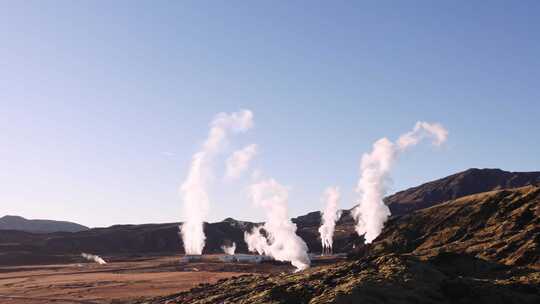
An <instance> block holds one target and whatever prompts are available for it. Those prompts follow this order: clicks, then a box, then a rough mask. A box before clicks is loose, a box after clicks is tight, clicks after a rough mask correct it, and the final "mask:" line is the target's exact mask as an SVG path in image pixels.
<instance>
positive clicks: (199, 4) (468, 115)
mask: <svg viewBox="0 0 540 304" xmlns="http://www.w3.org/2000/svg"><path fill="white" fill-rule="evenodd" d="M539 15H540V3H539V2H538V1H518V2H509V1H474V3H471V1H447V2H446V3H441V2H433V1H414V3H413V2H410V1H401V2H398V1H392V2H390V1H389V2H385V1H373V2H360V1H358V2H353V1H332V2H328V1H321V2H316V1H281V2H278V1H264V2H263V1H257V2H254V1H245V2H240V1H212V2H205V1H193V2H190V1H177V2H174V1H144V2H143V1H125V2H122V1H114V3H112V2H103V1H99V2H98V1H88V2H81V1H77V2H73V1H50V2H45V1H2V2H1V3H0V39H1V41H2V46H1V47H0V105H1V107H0V109H1V110H0V111H1V117H2V119H1V120H0V168H1V170H0V185H1V186H0V207H1V208H0V215H2V214H18V215H22V216H25V217H29V218H50V219H62V220H72V221H76V222H80V223H82V224H85V225H89V226H108V225H111V224H119V223H148V222H168V221H178V220H181V219H182V214H181V201H180V197H179V194H178V187H179V185H180V184H181V182H182V180H183V179H184V178H185V176H186V174H187V169H188V166H189V161H190V158H191V155H192V154H193V153H194V152H196V151H197V150H198V148H199V147H200V144H201V143H202V141H203V140H204V138H205V136H206V134H207V131H208V128H207V125H208V123H209V121H210V120H211V119H212V117H213V116H214V115H215V114H216V113H218V112H223V111H225V112H232V111H237V110H239V109H243V108H246V109H251V110H252V111H253V112H254V115H255V128H254V129H253V130H251V131H250V132H249V133H247V134H245V135H242V136H238V137H235V138H234V140H233V141H232V142H231V145H230V147H229V150H228V151H226V152H227V153H230V152H231V151H232V150H234V149H235V148H240V147H242V146H244V145H245V144H249V143H256V144H258V145H259V148H260V154H259V155H258V156H257V158H256V159H255V161H254V163H253V165H254V167H255V168H259V169H261V170H262V171H264V172H265V174H266V175H267V176H272V177H274V178H276V179H277V180H278V181H280V182H281V183H283V184H285V185H288V186H290V187H291V193H290V213H291V216H296V215H300V214H303V213H305V212H308V211H314V210H318V209H321V208H322V203H321V202H320V196H321V195H322V192H323V190H324V188H325V187H327V186H330V185H337V186H340V187H341V189H342V192H343V194H344V197H343V200H342V202H341V206H342V207H343V208H349V207H351V206H352V205H353V200H354V197H355V196H354V193H353V188H354V185H355V183H356V180H357V179H358V167H359V161H360V157H361V155H362V153H364V152H368V151H369V150H370V147H371V144H372V143H373V142H374V141H375V140H377V139H378V138H380V137H383V136H387V137H389V138H390V139H395V138H396V137H397V136H399V135H400V134H401V133H403V132H405V131H408V130H409V129H410V128H411V127H412V126H413V125H414V123H415V122H416V121H417V120H425V121H437V122H440V123H442V124H443V125H445V126H446V127H447V128H448V130H449V131H450V136H449V140H448V142H447V144H446V145H444V146H443V147H441V148H433V147H431V146H429V145H427V144H422V145H420V146H418V147H415V148H414V149H411V150H410V151H408V152H407V153H406V154H404V155H403V156H402V157H401V158H400V160H399V162H398V163H397V165H396V167H395V168H394V171H393V174H392V177H393V183H392V185H391V190H392V191H397V190H401V189H404V188H406V187H410V186H414V185H417V184H419V183H422V182H425V181H429V180H432V179H435V178H439V177H443V176H446V175H449V174H452V173H455V172H457V171H460V170H464V169H466V168H469V167H480V168H483V167H491V168H493V167H498V168H502V169H505V170H512V171H534V170H540V159H539V155H540V140H538V134H540V123H539V122H538V117H540V98H539V97H540V59H539V56H538V54H540V39H539V37H538V33H539V30H540V20H539V18H538V16H539ZM227 153H225V154H224V155H223V156H222V158H221V159H218V160H217V162H216V175H220V174H222V169H223V168H222V165H221V163H222V160H223V159H224V158H225V157H226V156H227ZM248 183H249V178H248V177H244V178H243V179H241V180H239V181H237V182H234V183H231V182H223V181H222V180H221V179H220V178H219V176H218V177H217V178H216V181H215V183H214V186H213V188H212V192H211V201H212V212H211V214H210V220H212V221H214V220H221V219H223V218H225V217H227V216H232V217H235V218H240V219H250V220H255V219H262V218H263V216H262V213H261V211H260V210H257V209H256V208H255V207H252V206H251V204H250V202H249V201H248V200H247V199H246V195H245V187H246V185H247V184H248Z"/></svg>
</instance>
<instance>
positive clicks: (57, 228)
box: [0, 215, 90, 233]
mask: <svg viewBox="0 0 540 304" xmlns="http://www.w3.org/2000/svg"><path fill="white" fill-rule="evenodd" d="M0 229H2V230H19V231H26V232H34V233H54V232H80V231H85V230H88V229H90V228H88V227H86V226H84V225H81V224H77V223H74V222H69V221H56V220H42V219H26V218H24V217H22V216H18V215H5V216H3V217H0Z"/></svg>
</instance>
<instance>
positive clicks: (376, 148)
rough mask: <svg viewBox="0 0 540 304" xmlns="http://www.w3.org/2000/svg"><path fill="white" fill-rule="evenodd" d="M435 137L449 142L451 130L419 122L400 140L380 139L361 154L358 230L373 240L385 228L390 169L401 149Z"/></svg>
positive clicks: (356, 211)
mask: <svg viewBox="0 0 540 304" xmlns="http://www.w3.org/2000/svg"><path fill="white" fill-rule="evenodd" d="M427 137H432V138H433V144H434V145H436V146H438V145H440V144H442V143H443V142H445V141H446V139H447V137H448V131H447V130H446V129H445V128H444V127H443V126H442V125H440V124H438V123H433V124H431V123H427V122H423V121H419V122H417V123H416V125H415V126H414V128H413V130H412V131H409V132H407V133H405V134H403V135H401V136H400V137H399V139H398V140H397V143H392V142H391V141H390V140H388V139H387V138H381V139H379V140H377V141H376V142H375V143H374V144H373V150H372V151H371V152H370V153H366V154H364V155H362V161H361V165H360V171H361V174H360V180H359V181H358V186H357V188H356V191H357V192H358V193H359V194H360V195H361V200H360V204H359V205H358V207H356V208H355V209H354V210H353V217H354V218H355V220H356V232H357V233H358V234H359V235H364V237H365V240H366V243H371V242H372V241H373V240H374V239H375V238H376V237H377V236H378V235H379V234H380V233H381V231H382V228H383V226H384V222H385V221H386V219H387V218H388V216H390V209H389V208H388V206H386V204H385V203H384V202H383V198H384V196H385V195H386V190H387V189H386V183H387V181H388V179H389V174H390V169H391V168H392V165H393V164H394V162H395V160H396V157H397V156H398V154H399V153H400V152H402V151H403V150H405V149H407V148H408V147H411V146H414V145H416V144H417V143H419V142H420V141H421V140H422V139H424V138H427Z"/></svg>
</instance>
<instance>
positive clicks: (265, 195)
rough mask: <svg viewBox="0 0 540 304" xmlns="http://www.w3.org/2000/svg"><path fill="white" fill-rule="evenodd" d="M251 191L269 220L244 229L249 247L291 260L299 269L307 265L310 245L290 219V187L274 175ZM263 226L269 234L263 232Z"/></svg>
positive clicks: (277, 257) (284, 259)
mask: <svg viewBox="0 0 540 304" xmlns="http://www.w3.org/2000/svg"><path fill="white" fill-rule="evenodd" d="M250 195H251V198H252V200H253V202H254V203H255V205H257V206H260V207H262V208H264V210H265V211H266V222H265V223H264V225H263V226H262V227H256V228H254V229H253V230H252V232H251V233H247V232H246V233H245V235H244V239H245V241H246V243H247V244H248V249H249V250H250V251H252V252H254V251H257V252H258V253H259V254H265V255H269V256H271V257H273V258H274V259H276V260H278V261H289V262H291V264H292V265H293V266H294V267H296V269H297V270H298V271H299V270H304V269H306V268H308V267H309V265H310V263H311V261H310V259H309V256H308V254H307V250H308V248H307V245H306V243H305V242H304V241H303V240H302V239H301V238H300V237H299V236H298V235H296V225H295V224H293V223H292V222H291V220H290V219H289V214H288V211H287V201H288V196H289V194H288V190H287V188H286V187H284V186H283V185H280V184H279V183H278V182H276V181H275V180H274V179H268V180H264V181H261V182H258V183H255V184H253V185H251V187H250ZM261 228H263V229H264V230H265V232H266V234H267V237H264V236H263V235H262V234H261Z"/></svg>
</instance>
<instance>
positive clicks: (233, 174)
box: [225, 144, 257, 179]
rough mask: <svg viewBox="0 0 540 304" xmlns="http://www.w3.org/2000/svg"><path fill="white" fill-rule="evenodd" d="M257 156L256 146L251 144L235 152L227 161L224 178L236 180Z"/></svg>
mask: <svg viewBox="0 0 540 304" xmlns="http://www.w3.org/2000/svg"><path fill="white" fill-rule="evenodd" d="M256 154H257V145H255V144H251V145H248V146H246V147H244V148H243V149H241V150H238V151H235V152H234V153H233V154H232V155H231V157H229V158H228V159H227V164H226V165H227V171H226V174H225V177H227V178H230V179H233V178H238V177H239V176H240V175H241V174H242V173H243V172H244V171H245V170H246V169H247V168H248V167H249V162H250V161H251V159H253V157H255V155H256Z"/></svg>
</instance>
